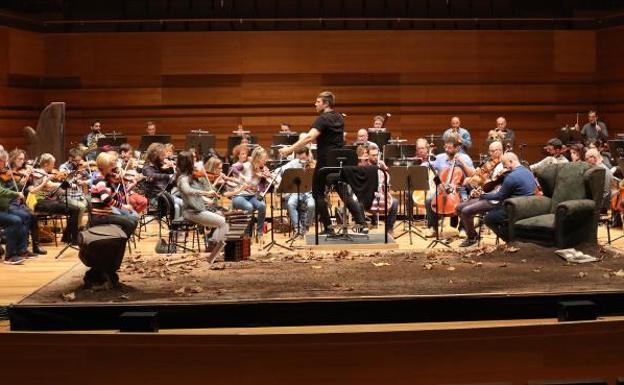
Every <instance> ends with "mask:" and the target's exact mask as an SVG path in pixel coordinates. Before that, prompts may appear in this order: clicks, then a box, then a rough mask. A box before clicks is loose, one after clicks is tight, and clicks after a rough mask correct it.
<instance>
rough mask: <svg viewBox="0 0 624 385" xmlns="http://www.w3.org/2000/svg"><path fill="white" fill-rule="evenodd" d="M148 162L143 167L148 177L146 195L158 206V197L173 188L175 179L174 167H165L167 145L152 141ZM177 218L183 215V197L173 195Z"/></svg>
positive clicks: (148, 151) (148, 150)
mask: <svg viewBox="0 0 624 385" xmlns="http://www.w3.org/2000/svg"><path fill="white" fill-rule="evenodd" d="M146 156H147V164H146V165H145V166H144V167H143V171H142V173H143V175H144V176H145V177H146V183H145V196H146V197H147V199H149V201H150V205H151V206H153V207H157V206H158V197H159V196H160V195H161V194H163V193H164V192H166V191H169V190H170V189H171V184H172V182H173V180H174V179H175V175H174V171H175V170H174V169H172V168H170V167H164V162H165V157H166V154H165V146H164V145H163V144H162V143H152V144H150V145H149V147H148V148H147V151H146ZM172 199H173V201H174V210H175V214H174V215H175V219H178V218H180V217H181V215H182V203H183V202H182V199H180V198H179V197H173V196H172Z"/></svg>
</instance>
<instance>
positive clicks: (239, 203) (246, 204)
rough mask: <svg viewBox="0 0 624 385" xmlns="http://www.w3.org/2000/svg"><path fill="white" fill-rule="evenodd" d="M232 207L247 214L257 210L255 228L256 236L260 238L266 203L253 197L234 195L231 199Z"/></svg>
mask: <svg viewBox="0 0 624 385" xmlns="http://www.w3.org/2000/svg"><path fill="white" fill-rule="evenodd" d="M232 207H233V208H234V209H239V210H243V211H245V212H247V213H252V212H254V211H256V210H258V225H257V227H256V234H257V235H258V236H262V230H263V228H264V217H265V215H266V203H265V202H264V201H260V200H258V198H257V197H256V196H255V195H236V196H235V197H233V198H232ZM249 230H250V231H249V232H251V228H250V229H249ZM250 235H251V234H250Z"/></svg>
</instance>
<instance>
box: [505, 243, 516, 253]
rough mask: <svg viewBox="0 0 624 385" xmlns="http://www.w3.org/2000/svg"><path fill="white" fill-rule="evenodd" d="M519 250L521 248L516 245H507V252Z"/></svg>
mask: <svg viewBox="0 0 624 385" xmlns="http://www.w3.org/2000/svg"><path fill="white" fill-rule="evenodd" d="M518 250H520V249H519V248H517V247H515V246H509V245H507V247H505V250H504V251H505V253H515V252H517V251H518Z"/></svg>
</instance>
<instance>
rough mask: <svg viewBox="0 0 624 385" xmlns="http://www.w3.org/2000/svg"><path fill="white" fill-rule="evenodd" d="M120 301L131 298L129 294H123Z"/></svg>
mask: <svg viewBox="0 0 624 385" xmlns="http://www.w3.org/2000/svg"><path fill="white" fill-rule="evenodd" d="M119 298H120V299H125V300H129V299H130V296H129V295H128V294H122V295H120V296H119Z"/></svg>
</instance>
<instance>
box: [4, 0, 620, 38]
mask: <svg viewBox="0 0 624 385" xmlns="http://www.w3.org/2000/svg"><path fill="white" fill-rule="evenodd" d="M0 24H2V25H7V26H13V27H18V28H25V29H31V30H38V31H42V32H128V31H205V30H217V31H224V30H225V31H229V30H235V31H239V30H319V29H332V30H336V29H337V30H362V29H599V28H604V27H610V26H615V25H623V24H624V1H623V0H541V1H535V0H420V1H416V0H89V1H86V0H3V1H2V5H0Z"/></svg>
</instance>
